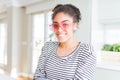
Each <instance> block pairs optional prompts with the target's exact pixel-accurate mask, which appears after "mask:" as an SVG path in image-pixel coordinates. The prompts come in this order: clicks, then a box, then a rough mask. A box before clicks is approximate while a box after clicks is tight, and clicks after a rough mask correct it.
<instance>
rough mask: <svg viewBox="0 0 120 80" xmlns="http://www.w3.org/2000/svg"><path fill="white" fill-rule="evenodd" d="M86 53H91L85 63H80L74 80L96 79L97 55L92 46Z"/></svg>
mask: <svg viewBox="0 0 120 80" xmlns="http://www.w3.org/2000/svg"><path fill="white" fill-rule="evenodd" d="M84 52H87V53H89V55H87V56H86V55H85V56H86V58H85V59H84V60H83V62H82V63H81V62H79V63H78V67H77V70H76V73H75V76H74V80H93V78H94V72H95V66H96V55H95V53H94V51H93V49H92V47H91V46H89V49H87V50H84Z"/></svg>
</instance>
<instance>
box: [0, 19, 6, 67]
mask: <svg viewBox="0 0 120 80" xmlns="http://www.w3.org/2000/svg"><path fill="white" fill-rule="evenodd" d="M5 65H7V26H6V21H5V19H0V67H2V68H4V67H5Z"/></svg>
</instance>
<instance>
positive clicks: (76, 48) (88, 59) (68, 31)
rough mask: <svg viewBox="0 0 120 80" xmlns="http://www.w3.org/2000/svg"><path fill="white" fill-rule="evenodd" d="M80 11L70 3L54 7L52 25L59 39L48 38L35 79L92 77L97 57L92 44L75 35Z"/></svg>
mask: <svg viewBox="0 0 120 80" xmlns="http://www.w3.org/2000/svg"><path fill="white" fill-rule="evenodd" d="M79 20H81V14H80V11H79V9H78V8H76V7H75V6H74V5H71V4H64V5H62V4H61V5H57V6H56V7H55V8H54V9H53V14H52V21H53V23H52V25H51V27H52V28H53V31H54V33H55V35H56V37H57V39H58V42H47V43H45V45H44V47H43V48H42V54H41V56H40V58H39V63H38V66H37V69H36V72H35V75H34V80H93V74H94V71H95V63H96V57H95V54H94V53H93V49H92V47H91V45H90V44H85V43H82V42H78V41H76V40H75V39H74V38H73V34H74V31H75V30H76V29H77V26H78V23H79Z"/></svg>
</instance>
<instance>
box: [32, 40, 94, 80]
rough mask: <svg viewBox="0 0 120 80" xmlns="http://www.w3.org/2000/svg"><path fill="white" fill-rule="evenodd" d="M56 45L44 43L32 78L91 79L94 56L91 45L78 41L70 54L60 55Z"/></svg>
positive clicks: (58, 79)
mask: <svg viewBox="0 0 120 80" xmlns="http://www.w3.org/2000/svg"><path fill="white" fill-rule="evenodd" d="M58 45H59V42H47V43H45V45H44V47H43V48H42V53H41V56H40V58H39V62H38V66H37V69H36V72H35V74H34V79H33V80H93V76H94V72H95V64H96V56H95V54H94V51H93V48H92V46H91V45H90V44H85V43H80V44H79V45H78V47H77V48H76V49H75V50H74V51H73V52H72V53H71V54H69V55H68V56H65V57H60V56H58V55H57V48H58Z"/></svg>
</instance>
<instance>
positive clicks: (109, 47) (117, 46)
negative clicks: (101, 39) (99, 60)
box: [102, 43, 120, 52]
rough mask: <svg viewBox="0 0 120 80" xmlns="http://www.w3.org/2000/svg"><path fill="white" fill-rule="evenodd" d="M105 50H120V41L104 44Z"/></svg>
mask: <svg viewBox="0 0 120 80" xmlns="http://www.w3.org/2000/svg"><path fill="white" fill-rule="evenodd" d="M102 50H103V51H113V52H120V43H116V44H112V45H111V44H104V45H103V48H102Z"/></svg>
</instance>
